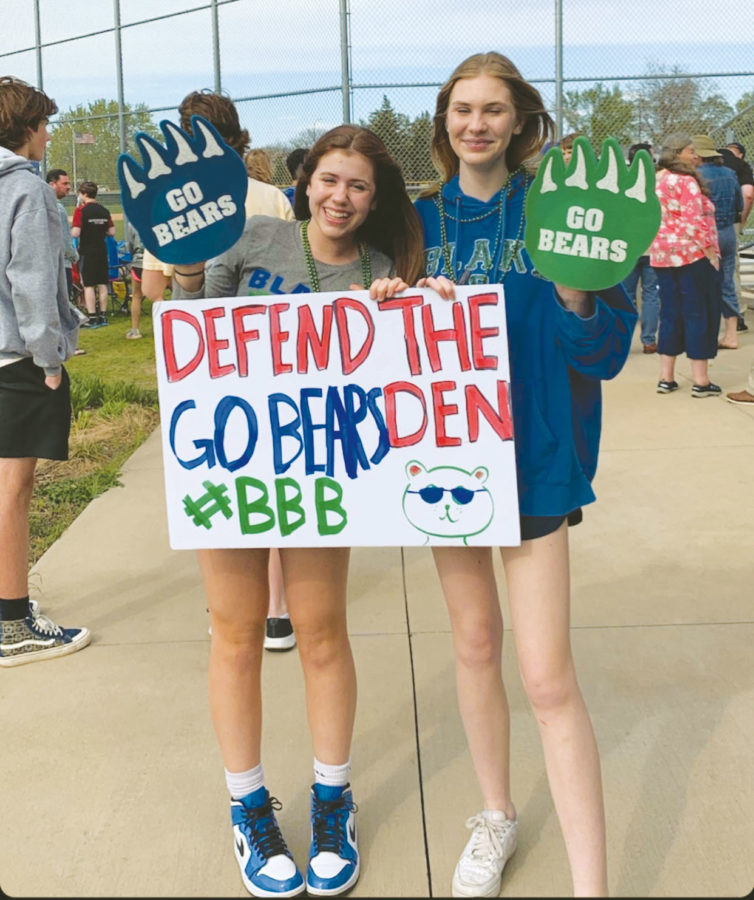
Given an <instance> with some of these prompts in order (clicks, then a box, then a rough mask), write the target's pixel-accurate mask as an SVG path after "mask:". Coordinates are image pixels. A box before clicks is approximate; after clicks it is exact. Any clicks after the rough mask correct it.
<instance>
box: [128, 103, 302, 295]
mask: <svg viewBox="0 0 754 900" xmlns="http://www.w3.org/2000/svg"><path fill="white" fill-rule="evenodd" d="M178 112H179V114H180V126H181V128H182V129H183V130H184V131H185V132H186V133H187V134H191V133H192V132H191V117H192V116H202V118H204V119H206V120H207V121H208V122H210V123H211V124H212V125H214V126H215V128H216V129H217V130H218V131H219V132H220V136H221V137H222V139H223V140H224V141H225V143H226V144H227V145H228V146H229V147H232V148H233V150H235V151H236V153H238V155H239V156H240V157H241V158H242V159H243V157H244V156H245V155H246V152H247V151H248V149H249V142H250V140H251V139H250V137H249V132H248V131H247V130H246V129H245V128H241V123H240V121H239V118H238V110H237V109H236V105H235V103H233V101H232V100H231V99H230V97H226V96H225V95H224V94H221V93H218V92H216V91H210V90H201V91H192V92H191V93H190V94H187V95H186V96H185V97H184V98H183V100H182V101H181V104H180V106H179V107H178ZM245 209H246V218H248V217H249V216H259V215H261V216H276V217H277V218H280V219H287V220H289V221H290V220H292V219H293V218H294V216H293V210H292V209H291V206H290V204H289V203H286V202H285V197H284V196H283V192H282V191H281V190H280V189H279V188H277V187H275V186H274V185H272V184H266V183H265V182H263V181H259V180H258V179H256V178H249V181H248V185H247V190H246V202H245ZM143 269H144V271H143V277H142V291H143V293H144V296H145V297H146V298H147V299H148V300H151V301H152V302H156V301H158V300H162V299H163V296H164V293H165V290H166V289H167V288H169V287H170V285H171V281H172V278H173V266H172V265H170V264H169V263H163V262H160V260H158V259H157V258H156V257H155V256H154V255H153V254H151V253H150V252H149V250H145V251H144V259H143Z"/></svg>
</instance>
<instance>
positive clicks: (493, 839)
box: [452, 809, 518, 897]
mask: <svg viewBox="0 0 754 900" xmlns="http://www.w3.org/2000/svg"><path fill="white" fill-rule="evenodd" d="M466 827H467V828H470V829H471V837H470V838H469V842H468V843H467V844H466V846H465V847H464V850H463V853H462V854H461V858H460V859H459V860H458V865H457V866H456V870H455V872H454V873H453V886H452V896H453V897H497V896H498V895H499V894H500V881H501V879H502V876H503V869H504V868H505V864H506V863H507V862H508V860H509V859H510V858H511V856H513V852H514V850H515V849H516V841H517V839H518V819H517V818H516V819H506V818H505V813H503V812H501V811H500V810H497V809H485V810H483V811H482V812H480V813H478V814H477V815H476V816H472V817H471V818H470V819H467V820H466Z"/></svg>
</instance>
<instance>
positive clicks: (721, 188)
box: [692, 134, 744, 350]
mask: <svg viewBox="0 0 754 900" xmlns="http://www.w3.org/2000/svg"><path fill="white" fill-rule="evenodd" d="M692 140H693V141H694V149H695V150H696V155H697V156H699V157H700V158H701V160H702V161H701V163H700V164H699V166H698V167H697V168H698V171H699V174H700V175H701V176H702V178H703V179H704V181H705V183H706V185H707V188H708V190H709V193H710V199H711V200H712V202H713V203H714V204H715V224H716V225H717V236H718V240H719V241H720V275H721V277H720V292H721V294H720V296H721V299H722V313H723V318H724V319H725V332H724V334H723V336H722V338H721V339H720V340H719V341H718V344H717V346H718V347H720V348H721V349H723V350H735V349H736V348H737V347H738V334H737V331H738V320H739V318H740V316H741V308H740V305H739V302H738V294H737V293H736V284H735V279H734V273H735V270H736V256H737V255H738V237H737V235H736V229H735V222H736V219H737V218H738V216H739V214H740V212H741V210H742V209H743V205H744V199H743V194H742V193H741V187H740V185H739V183H738V179H737V178H736V176H735V175H734V174H733V172H732V171H731V170H730V169H729V168H727V167H726V166H724V165H723V158H722V155H721V153H720V151H719V150H718V149H717V147H715V145H714V143H713V142H712V138H711V137H710V136H709V135H707V134H695V135H694V136H693V138H692Z"/></svg>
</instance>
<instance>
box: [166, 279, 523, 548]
mask: <svg viewBox="0 0 754 900" xmlns="http://www.w3.org/2000/svg"><path fill="white" fill-rule="evenodd" d="M153 316H154V335H155V347H156V357H157V376H158V378H157V380H158V388H159V399H160V411H161V428H162V442H163V457H164V466H165V488H166V499H167V515H168V525H169V533H170V544H171V546H172V547H173V548H174V549H189V548H207V547H285V546H292V547H295V546H299V547H311V546H349V547H350V546H418V545H424V544H432V545H448V544H455V545H464V544H469V545H479V546H506V545H517V544H519V543H520V535H519V520H518V497H517V489H516V470H515V454H514V443H513V422H512V418H511V407H510V399H509V380H510V375H509V369H508V346H507V337H506V328H505V303H504V299H503V288H502V287H501V286H495V285H476V286H465V287H458V288H456V300H455V301H453V302H448V301H445V300H442V299H441V298H440V297H439V296H438V295H437V294H436V293H435V292H434V291H431V290H427V289H425V290H419V289H412V290H410V291H406V292H405V293H404V294H402V295H400V296H399V297H397V298H395V299H393V300H391V301H388V302H385V303H381V304H378V303H376V302H374V301H372V300H370V299H369V294H368V292H367V291H348V292H329V293H307V294H291V295H288V294H284V295H278V296H274V297H273V296H264V297H257V296H250V297H233V298H223V299H206V300H194V301H185V300H184V301H163V302H159V303H156V304H155V305H154V310H153Z"/></svg>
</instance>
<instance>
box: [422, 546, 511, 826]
mask: <svg viewBox="0 0 754 900" xmlns="http://www.w3.org/2000/svg"><path fill="white" fill-rule="evenodd" d="M433 553H434V557H435V564H436V566H437V571H438V573H439V575H440V581H441V584H442V589H443V594H444V595H445V601H446V603H447V606H448V613H449V615H450V624H451V628H452V631H453V647H454V650H455V666H456V690H457V693H458V708H459V711H460V714H461V720H462V722H463V727H464V731H465V733H466V739H467V741H468V745H469V752H470V754H471V759H472V762H473V764H474V771H475V772H476V776H477V780H478V781H479V787H480V789H481V792H482V797H483V804H484V809H499V810H503V811H504V812H505V814H506V816H507V817H508V818H509V819H514V818H515V816H516V810H515V808H514V806H513V802H512V800H511V792H510V758H509V754H510V717H509V712H508V700H507V697H506V695H505V688H504V686H503V677H502V669H501V660H502V648H503V617H502V613H501V611H500V603H499V600H498V594H497V586H496V584H495V576H494V572H493V569H492V553H491V550H490V548H489V547H435V548H434V550H433Z"/></svg>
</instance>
